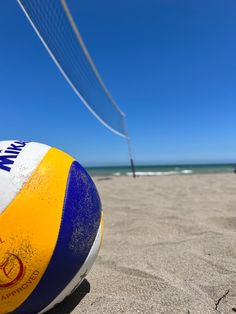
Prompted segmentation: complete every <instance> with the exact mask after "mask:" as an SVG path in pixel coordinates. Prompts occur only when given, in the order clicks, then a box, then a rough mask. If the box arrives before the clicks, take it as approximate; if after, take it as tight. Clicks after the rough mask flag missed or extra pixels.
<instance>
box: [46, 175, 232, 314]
mask: <svg viewBox="0 0 236 314" xmlns="http://www.w3.org/2000/svg"><path fill="white" fill-rule="evenodd" d="M94 180H95V183H96V185H97V187H98V190H99V192H100V195H101V199H102V203H103V209H104V214H105V237H104V242H103V245H102V248H101V251H100V253H99V257H98V259H97V261H96V263H95V265H94V266H93V268H92V270H91V272H90V273H89V275H88V276H87V280H86V281H84V283H83V284H82V285H81V287H80V288H79V289H78V290H77V291H76V292H75V293H74V294H73V295H72V296H71V297H69V298H68V299H67V300H65V302H64V303H63V304H61V305H60V306H58V307H57V308H56V309H54V310H52V311H50V313H61V314H62V313H63V314H67V313H73V314H79V313H89V314H96V313H99V314H106V313H107V314H108V313H109V314H110V313H127V314H128V313H147V314H151V313H157V314H158V313H160V314H162V313H163V314H164V313H165V314H172V313H180V314H182V313H183V314H184V313H185V314H189V313H190V314H197V313H201V314H207V313H209V314H210V313H225V314H226V313H227V314H228V313H234V312H236V175H234V174H211V175H209V174H208V175H182V176H181V175H179V176H158V177H139V178H137V179H135V180H133V179H132V178H131V177H112V178H98V177H96V178H94ZM87 292H89V293H87Z"/></svg>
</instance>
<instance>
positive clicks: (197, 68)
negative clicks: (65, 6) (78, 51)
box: [0, 0, 236, 165]
mask: <svg viewBox="0 0 236 314" xmlns="http://www.w3.org/2000/svg"><path fill="white" fill-rule="evenodd" d="M75 1H77V0H75ZM76 8H77V10H78V11H76V15H77V18H78V21H79V25H78V26H79V29H80V32H81V34H82V36H83V38H84V41H85V43H86V45H87V47H88V49H89V51H90V54H91V55H92V57H93V59H94V61H95V63H96V65H97V67H98V69H99V71H100V74H101V76H102V77H103V79H104V81H105V83H106V85H107V87H108V89H109V90H110V92H111V93H112V95H113V96H114V98H115V99H116V101H117V102H118V104H119V105H120V107H121V108H122V110H123V111H124V112H126V113H127V116H128V123H129V131H130V134H131V137H132V142H133V150H134V154H135V160H136V161H137V162H138V163H141V164H143V163H149V164H151V163H186V162H189V163H192V162H225V161H226V162H234V161H236V121H235V120H236V106H235V103H236V88H235V84H236V57H235V56H236V2H235V0H228V1H219V0H196V1H192V0H185V1H182V0H178V1H177V0H175V1H174V0H146V1H140V0H129V1H127V0H120V1H108V0H100V1H95V0H90V1H88V0H80V1H79V0H78V1H77V2H76ZM0 42H1V46H0V48H1V49H0V106H1V127H0V130H1V139H2V140H4V139H16V138H19V139H26V140H33V141H38V142H43V143H48V144H50V145H52V146H55V147H58V148H60V149H63V150H65V151H67V152H68V153H70V154H71V155H73V156H74V157H76V158H77V159H78V160H79V161H80V162H81V163H82V164H84V165H104V164H108V165H112V164H125V163H127V160H128V159H127V148H126V142H125V140H123V139H122V138H119V137H117V136H115V135H114V134H112V133H111V132H110V131H109V130H107V129H106V128H104V126H102V125H101V124H100V123H99V122H98V121H97V120H96V119H95V118H94V117H93V116H92V115H91V114H90V113H89V111H88V110H87V109H86V108H85V107H84V106H83V105H82V103H81V102H80V100H79V99H78V98H77V96H76V95H75V94H74V92H73V91H72V90H71V88H70V87H69V85H68V84H67V83H66V82H65V80H64V78H63V77H62V75H61V74H60V72H59V71H58V69H57V68H56V66H55V65H54V63H53V62H52V60H51V59H50V57H49V55H48V53H47V52H46V50H45V48H44V47H43V46H42V44H41V42H40V41H39V39H38V38H37V36H36V34H35V33H34V31H33V30H32V28H31V26H30V24H29V23H28V21H27V20H26V18H25V16H24V15H23V13H22V12H21V10H20V8H19V7H18V5H17V2H16V1H15V0H8V1H3V2H2V3H1V18H0Z"/></svg>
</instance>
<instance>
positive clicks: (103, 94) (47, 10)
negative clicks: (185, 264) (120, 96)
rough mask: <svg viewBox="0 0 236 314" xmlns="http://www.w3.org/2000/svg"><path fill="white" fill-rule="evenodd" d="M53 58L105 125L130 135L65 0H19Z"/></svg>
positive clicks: (75, 89) (122, 134)
mask: <svg viewBox="0 0 236 314" xmlns="http://www.w3.org/2000/svg"><path fill="white" fill-rule="evenodd" d="M18 3H19V4H20V6H21V8H22V9H23V11H24V13H25V14H26V16H27V17H28V19H29V21H30V22H31V24H32V26H33V28H34V29H35V31H36V33H37V34H38V36H39V37H40V39H41V40H42V42H43V44H44V45H45V47H46V48H47V50H48V52H49V54H50V55H51V57H52V58H53V60H54V62H55V63H56V65H57V66H58V68H59V69H60V71H61V72H62V74H63V75H64V77H65V79H66V80H67V82H68V83H69V84H70V85H71V87H72V88H73V90H74V91H75V92H76V94H77V95H78V96H79V97H80V99H81V100H82V102H83V103H84V104H85V105H86V106H87V108H88V109H89V110H90V111H91V112H92V113H93V114H94V115H95V117H96V118H97V119H98V120H99V121H100V122H102V123H103V124H104V125H105V126H106V127H108V128H109V129H110V130H112V131H113V132H115V133H116V134H118V135H121V136H123V137H128V135H127V132H126V127H125V115H124V114H123V113H122V112H121V110H120V108H119V107H118V106H117V104H116V103H115V101H114V100H113V98H112V97H111V95H110V94H109V92H108V90H107V88H106V86H105V85H104V83H103V81H102V79H101V77H100V75H99V73H98V71H97V69H96V67H95V65H94V63H93V61H92V59H91V57H90V55H89V53H88V51H87V49H86V47H85V45H84V42H83V40H82V38H81V35H80V33H79V31H78V28H77V27H76V25H75V22H74V20H73V17H72V15H71V12H70V10H69V7H68V6H67V3H66V1H65V0H18Z"/></svg>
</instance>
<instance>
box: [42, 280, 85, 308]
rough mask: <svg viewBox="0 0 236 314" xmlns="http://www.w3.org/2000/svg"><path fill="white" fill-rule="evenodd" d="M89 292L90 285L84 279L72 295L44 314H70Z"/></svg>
mask: <svg viewBox="0 0 236 314" xmlns="http://www.w3.org/2000/svg"><path fill="white" fill-rule="evenodd" d="M89 292H90V283H89V282H88V280H86V279H84V280H83V282H82V283H81V284H80V285H79V287H78V288H76V289H75V290H74V291H73V292H72V294H70V295H69V296H68V297H66V298H65V300H64V301H62V302H61V303H59V304H57V305H56V306H55V307H54V308H53V309H51V310H50V311H47V312H46V313H45V314H62V313H63V314H70V313H71V312H72V311H73V310H74V308H75V307H76V306H77V305H78V304H79V303H80V302H81V301H82V299H83V298H84V297H85V296H86V294H88V293H89Z"/></svg>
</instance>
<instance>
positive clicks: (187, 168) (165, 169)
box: [86, 164, 236, 176]
mask: <svg viewBox="0 0 236 314" xmlns="http://www.w3.org/2000/svg"><path fill="white" fill-rule="evenodd" d="M235 167H236V164H205V165H203V164H201V165H166V166H160V165H152V166H136V167H135V170H136V175H137V176H170V175H176V174H180V175H192V174H207V173H233V172H234V169H235ZM86 169H87V171H88V172H89V173H90V175H92V176H132V172H131V169H130V167H129V166H114V167H87V168H86Z"/></svg>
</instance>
